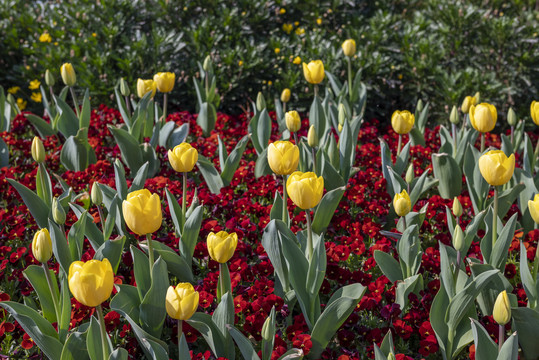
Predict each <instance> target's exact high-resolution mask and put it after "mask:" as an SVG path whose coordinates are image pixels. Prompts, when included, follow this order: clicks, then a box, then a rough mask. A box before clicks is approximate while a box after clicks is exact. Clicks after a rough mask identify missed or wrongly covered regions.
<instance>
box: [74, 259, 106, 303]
mask: <svg viewBox="0 0 539 360" xmlns="http://www.w3.org/2000/svg"><path fill="white" fill-rule="evenodd" d="M68 280H69V290H71V293H72V294H73V296H74V297H75V299H77V301H78V302H80V303H81V304H83V305H86V306H90V307H96V306H98V305H101V303H102V302H104V301H105V300H107V299H108V298H109V297H110V294H111V293H112V287H113V286H114V272H113V271H112V266H111V265H110V262H109V260H108V259H107V258H104V259H103V261H99V260H90V261H87V262H85V263H84V262H82V261H74V262H73V263H71V266H70V267H69V275H68Z"/></svg>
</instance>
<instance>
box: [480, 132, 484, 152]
mask: <svg viewBox="0 0 539 360" xmlns="http://www.w3.org/2000/svg"><path fill="white" fill-rule="evenodd" d="M483 151H485V133H481V153H483Z"/></svg>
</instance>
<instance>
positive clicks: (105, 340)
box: [97, 304, 110, 359]
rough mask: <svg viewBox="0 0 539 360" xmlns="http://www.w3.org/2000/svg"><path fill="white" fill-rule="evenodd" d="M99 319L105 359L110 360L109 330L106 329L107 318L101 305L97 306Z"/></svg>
mask: <svg viewBox="0 0 539 360" xmlns="http://www.w3.org/2000/svg"><path fill="white" fill-rule="evenodd" d="M97 317H98V318H99V327H100V328H101V342H102V343H103V359H108V358H109V355H110V349H109V341H108V336H107V328H106V327H105V318H104V317H103V309H102V308H101V304H99V305H97Z"/></svg>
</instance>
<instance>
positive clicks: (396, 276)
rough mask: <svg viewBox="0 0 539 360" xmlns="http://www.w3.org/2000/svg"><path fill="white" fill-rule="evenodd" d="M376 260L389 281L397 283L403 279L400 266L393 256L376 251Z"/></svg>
mask: <svg viewBox="0 0 539 360" xmlns="http://www.w3.org/2000/svg"><path fill="white" fill-rule="evenodd" d="M374 259H375V260H376V263H377V264H378V266H379V267H380V270H382V272H383V273H384V275H385V276H386V277H387V278H388V279H389V281H391V282H392V283H395V282H396V281H398V280H402V279H403V277H402V271H401V268H400V265H399V263H398V262H397V260H395V259H394V258H393V256H391V255H390V254H387V253H385V252H383V251H380V250H375V251H374Z"/></svg>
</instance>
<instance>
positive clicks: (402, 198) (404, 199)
mask: <svg viewBox="0 0 539 360" xmlns="http://www.w3.org/2000/svg"><path fill="white" fill-rule="evenodd" d="M393 207H394V208H395V212H396V213H397V215H398V216H405V215H406V214H408V213H409V212H410V210H412V201H411V200H410V196H409V195H408V192H407V191H406V190H402V191H401V193H400V194H395V197H394V198H393Z"/></svg>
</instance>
